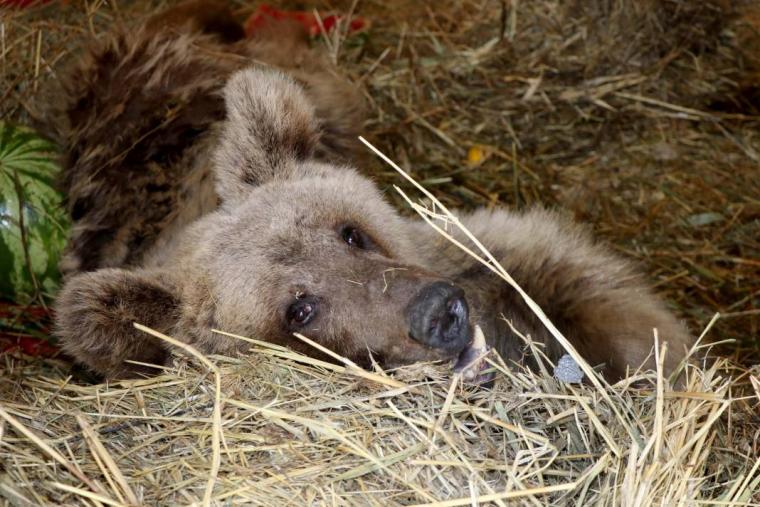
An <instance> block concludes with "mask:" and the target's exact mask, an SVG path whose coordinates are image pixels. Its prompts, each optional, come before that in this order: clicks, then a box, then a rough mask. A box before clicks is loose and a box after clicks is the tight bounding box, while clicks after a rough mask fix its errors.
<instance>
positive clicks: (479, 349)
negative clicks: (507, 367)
mask: <svg viewBox="0 0 760 507" xmlns="http://www.w3.org/2000/svg"><path fill="white" fill-rule="evenodd" d="M490 350H491V347H489V346H488V344H487V343H486V338H485V335H484V334H483V330H482V329H480V326H478V325H477V324H476V325H475V329H474V332H473V334H472V340H470V343H468V344H467V346H466V347H465V348H464V349H462V352H460V353H459V356H458V357H457V359H456V362H455V363H454V373H458V374H461V375H462V379H463V380H464V381H465V382H467V383H470V384H476V385H481V386H484V387H488V386H490V385H491V383H492V382H493V380H494V372H493V371H488V369H489V364H488V361H486V356H488V353H489V352H490Z"/></svg>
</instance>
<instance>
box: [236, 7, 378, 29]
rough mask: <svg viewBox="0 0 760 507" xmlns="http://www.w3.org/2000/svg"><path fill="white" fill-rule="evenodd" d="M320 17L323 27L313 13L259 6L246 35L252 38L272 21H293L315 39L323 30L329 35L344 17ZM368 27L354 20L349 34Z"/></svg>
mask: <svg viewBox="0 0 760 507" xmlns="http://www.w3.org/2000/svg"><path fill="white" fill-rule="evenodd" d="M320 17H321V18H322V24H321V25H320V23H319V19H318V18H317V16H315V15H314V13H312V12H305V11H283V10H280V9H277V8H275V7H272V6H271V5H267V4H262V5H259V7H258V9H256V12H254V13H253V14H251V16H250V17H249V18H248V20H247V21H246V22H245V33H246V35H247V36H248V37H251V36H252V35H253V34H254V32H256V30H258V29H260V28H262V27H263V26H265V25H266V24H267V23H269V22H270V21H271V20H283V19H292V20H295V21H298V22H299V23H301V25H303V27H304V28H305V29H306V31H307V32H308V33H309V35H310V36H312V37H314V36H316V35H319V34H320V33H322V28H324V32H326V33H329V32H330V31H331V30H333V29H334V28H335V27H336V26H337V24H338V22H339V21H341V19H343V16H341V15H338V14H331V15H329V16H320ZM366 27H367V22H366V21H365V20H364V19H363V18H353V19H351V22H350V23H349V25H348V31H349V33H354V32H358V31H360V30H364V29H365V28H366Z"/></svg>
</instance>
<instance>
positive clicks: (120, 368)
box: [55, 269, 180, 378]
mask: <svg viewBox="0 0 760 507" xmlns="http://www.w3.org/2000/svg"><path fill="white" fill-rule="evenodd" d="M179 315H180V301H179V298H178V296H177V295H176V294H175V291H174V290H173V287H172V284H171V283H170V282H169V280H168V279H167V278H166V277H165V275H164V274H163V273H161V272H147V271H127V270H124V269H99V270H97V271H93V272H90V273H82V274H79V275H77V276H74V277H73V278H71V279H69V280H68V281H66V283H65V284H64V286H63V289H62V290H61V293H60V294H59V295H58V298H57V302H56V317H55V320H56V334H57V335H58V337H59V338H60V343H61V347H62V348H63V350H64V351H65V352H67V353H68V354H70V355H71V356H73V357H74V358H75V359H77V360H78V361H79V362H81V363H83V364H85V365H86V366H88V367H90V368H91V369H92V370H94V371H96V372H97V373H100V374H101V375H104V376H105V377H107V378H125V377H133V376H136V375H139V374H156V373H160V370H158V369H156V368H151V367H147V366H140V365H136V364H133V363H129V362H127V361H138V362H141V363H149V364H156V365H159V366H160V365H164V364H165V363H166V362H167V361H168V358H169V353H168V348H167V346H166V345H167V344H165V343H163V342H161V340H159V339H157V338H154V337H153V336H150V335H148V334H146V333H144V332H142V331H139V330H138V329H136V328H135V327H134V323H135V322H137V323H140V324H143V325H145V326H148V327H150V328H153V329H155V330H157V331H161V332H164V333H170V332H171V329H172V327H173V326H174V325H175V324H176V322H177V321H178V319H179Z"/></svg>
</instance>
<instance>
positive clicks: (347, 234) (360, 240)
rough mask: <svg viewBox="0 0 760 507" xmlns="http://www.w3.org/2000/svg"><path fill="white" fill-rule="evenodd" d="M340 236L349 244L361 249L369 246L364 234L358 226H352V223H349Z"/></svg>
mask: <svg viewBox="0 0 760 507" xmlns="http://www.w3.org/2000/svg"><path fill="white" fill-rule="evenodd" d="M340 236H341V237H342V238H343V241H345V242H346V244H347V245H348V246H352V247H354V248H358V249H360V250H365V249H366V248H367V242H366V241H365V239H364V235H363V234H362V233H361V231H360V230H359V229H357V228H356V227H351V226H350V225H347V226H346V227H344V228H343V230H342V231H341V232H340Z"/></svg>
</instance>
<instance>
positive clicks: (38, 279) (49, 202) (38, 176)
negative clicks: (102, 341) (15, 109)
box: [0, 122, 68, 304]
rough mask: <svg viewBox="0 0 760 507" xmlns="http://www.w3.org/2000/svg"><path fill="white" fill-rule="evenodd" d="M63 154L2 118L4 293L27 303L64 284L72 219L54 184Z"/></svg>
mask: <svg viewBox="0 0 760 507" xmlns="http://www.w3.org/2000/svg"><path fill="white" fill-rule="evenodd" d="M57 157H58V155H57V148H56V146H55V145H54V144H53V143H51V142H49V141H47V140H46V139H43V138H41V137H39V136H38V135H37V134H35V133H34V132H33V131H32V130H30V129H27V128H24V127H16V126H11V125H9V124H7V123H3V122H0V297H4V298H7V299H11V300H14V301H16V302H18V303H22V304H25V303H28V302H31V301H33V300H34V299H37V298H39V297H49V296H52V295H53V294H54V292H55V291H56V289H57V287H58V283H59V279H60V275H59V271H58V260H59V259H60V256H61V254H62V251H63V248H64V246H65V243H66V236H67V229H68V218H67V215H66V212H65V210H64V209H63V206H62V198H61V196H60V194H59V193H58V192H57V191H56V190H55V188H54V184H55V183H54V182H55V179H56V175H57V173H58V171H59V170H60V167H59V165H58V164H57V163H56V160H57ZM20 209H22V210H23V213H22V215H21V216H22V217H23V222H24V231H25V235H22V233H21V227H20V225H21V224H20V220H19V210H20ZM24 237H25V239H26V241H24Z"/></svg>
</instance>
